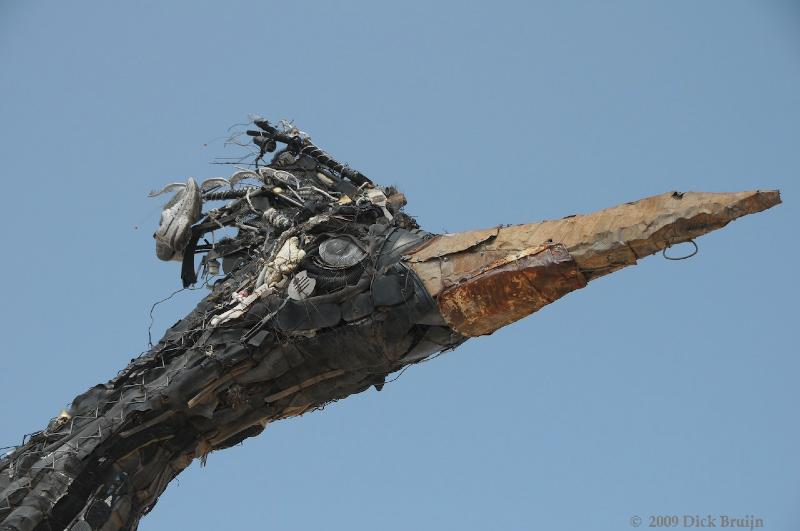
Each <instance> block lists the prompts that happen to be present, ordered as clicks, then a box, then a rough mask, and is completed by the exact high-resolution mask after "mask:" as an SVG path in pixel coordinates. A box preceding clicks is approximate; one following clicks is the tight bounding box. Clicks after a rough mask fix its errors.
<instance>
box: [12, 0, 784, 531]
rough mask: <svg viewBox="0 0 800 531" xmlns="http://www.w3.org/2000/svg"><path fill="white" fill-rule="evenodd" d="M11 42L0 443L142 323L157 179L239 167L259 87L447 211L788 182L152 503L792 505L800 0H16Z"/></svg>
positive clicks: (612, 508)
mask: <svg viewBox="0 0 800 531" xmlns="http://www.w3.org/2000/svg"><path fill="white" fill-rule="evenodd" d="M0 67H1V68H2V69H1V70H0V72H1V73H0V165H1V167H2V176H3V177H2V179H3V182H4V183H5V190H6V192H5V198H6V199H5V201H4V203H5V205H4V216H3V218H4V223H2V229H0V230H2V241H3V242H4V248H3V255H2V256H3V261H2V264H3V269H4V272H5V279H6V280H5V282H4V289H3V292H4V297H3V298H4V304H3V305H2V308H0V316H1V317H2V318H1V319H0V337H2V347H1V348H0V359H1V360H2V370H0V389H2V394H0V397H2V401H0V418H2V419H3V422H2V425H0V446H3V445H5V444H13V443H15V442H18V441H19V439H20V438H21V436H22V434H24V433H27V432H31V431H34V430H37V429H41V428H42V427H43V426H44V425H45V423H46V422H47V420H48V419H49V418H50V417H52V416H54V415H56V414H57V413H58V412H59V410H60V409H61V408H62V407H63V406H64V405H65V404H66V403H68V402H69V400H70V399H71V398H72V397H73V396H75V395H76V394H78V393H80V392H81V391H83V390H84V389H86V388H87V387H89V386H91V385H94V384H95V383H98V382H101V381H105V380H107V379H108V378H110V377H111V376H113V375H114V374H115V373H116V371H117V370H119V369H120V368H122V367H123V366H124V365H125V364H126V363H127V362H128V360H130V358H132V357H134V356H135V355H137V354H138V353H139V352H141V351H142V350H143V349H144V348H145V346H146V343H147V326H148V322H149V320H148V310H149V308H150V305H151V304H152V303H153V302H154V301H156V300H158V299H161V298H163V297H164V296H166V295H168V294H169V293H170V292H171V291H173V290H174V289H176V288H177V287H179V282H180V280H179V271H178V267H179V266H178V265H177V264H174V263H161V262H159V261H157V260H156V258H155V255H154V245H153V240H152V237H151V235H152V232H153V229H154V227H155V226H156V224H157V222H158V213H159V210H160V206H161V202H162V201H160V200H159V199H155V200H153V199H147V198H146V193H147V192H148V191H149V190H151V189H153V188H157V187H159V186H160V185H162V184H164V183H166V182H171V181H175V180H181V179H185V178H186V177H187V176H194V177H197V178H200V179H203V178H207V177H212V176H219V175H223V173H222V171H223V170H224V168H222V167H219V166H213V165H210V164H209V162H210V161H211V160H213V159H214V158H215V157H217V156H227V155H231V154H234V153H235V152H233V151H232V150H230V149H226V148H225V147H224V146H223V142H222V139H223V138H224V137H225V135H226V132H227V128H228V127H229V126H231V125H233V124H236V123H241V122H243V121H245V120H246V119H247V115H248V114H249V113H258V114H262V115H264V116H266V117H268V118H270V119H279V118H289V119H293V120H294V121H295V123H296V124H298V125H299V126H300V127H301V129H303V130H305V131H308V132H309V133H311V135H312V137H313V139H314V140H315V142H317V143H318V144H319V145H321V146H323V147H324V148H326V149H327V150H328V151H330V152H331V153H333V154H334V155H335V156H336V157H338V158H340V159H342V160H344V161H346V162H348V163H349V164H351V165H352V166H353V167H356V168H358V169H359V170H361V171H363V172H364V173H365V174H367V175H369V176H370V177H371V178H372V179H373V180H375V181H377V182H380V183H383V184H396V185H398V186H399V187H400V188H401V189H402V190H403V191H404V192H405V193H406V195H407V196H408V198H409V206H408V211H409V212H410V213H411V214H413V215H415V216H416V217H417V219H418V221H419V222H420V223H421V224H422V225H423V226H424V227H425V228H427V229H428V230H430V231H434V232H442V231H445V230H447V231H457V230H466V229H470V228H480V227H488V226H493V225H496V224H498V223H521V222H532V221H537V220H540V219H546V218H551V217H561V216H563V215H567V214H572V213H579V212H589V211H593V210H597V209H600V208H604V207H606V206H611V205H614V204H617V203H620V202H624V201H629V200H633V199H637V198H640V197H643V196H647V195H652V194H656V193H661V192H665V191H669V190H702V191H734V190H746V189H759V188H760V189H772V188H780V189H781V190H782V192H783V198H784V201H785V203H784V204H783V205H781V206H779V207H777V208H775V209H773V210H771V211H769V212H767V213H763V214H760V215H757V216H753V217H750V218H746V219H743V220H740V221H736V222H734V223H733V224H731V225H730V226H728V227H727V228H725V229H724V230H722V231H720V232H717V233H713V234H711V235H709V236H706V237H703V238H702V239H700V240H699V241H698V243H699V245H700V253H699V254H698V255H697V256H696V257H694V258H693V259H691V260H687V261H683V262H668V261H666V260H663V259H661V258H660V257H652V258H649V259H646V260H644V261H642V263H640V265H639V266H637V267H635V268H630V269H627V270H625V271H622V272H620V273H617V274H615V275H612V276H610V277H607V278H604V279H602V280H599V281H597V282H595V283H592V285H591V286H589V288H587V289H585V290H582V291H579V292H576V293H574V294H571V295H569V296H568V297H567V298H565V299H563V300H560V301H558V303H557V304H554V305H552V306H549V307H547V308H545V309H544V310H542V311H541V312H539V313H537V314H535V315H534V316H532V317H529V318H527V319H525V320H524V321H522V322H519V323H516V324H514V325H512V326H510V327H508V328H507V329H504V330H502V331H500V332H498V333H496V334H494V335H493V336H491V337H485V338H480V339H477V340H474V341H470V342H468V343H467V344H465V345H464V346H463V347H462V348H460V349H459V350H457V351H455V352H452V353H448V354H446V355H444V356H442V357H440V358H438V359H436V360H435V361H433V362H431V363H426V364H423V365H421V366H418V367H413V368H412V369H410V370H408V371H406V373H405V374H403V376H402V377H401V378H400V379H399V380H397V381H396V382H394V383H392V384H390V385H387V386H386V387H385V388H384V390H383V391H382V392H380V393H377V392H375V391H374V390H371V391H369V392H366V393H363V394H361V395H358V396H354V397H350V398H349V399H347V400H345V401H342V402H339V403H336V404H334V405H331V406H329V407H328V408H326V409H325V411H323V412H321V413H314V414H310V415H307V416H304V417H302V418H299V419H294V420H288V421H283V422H280V423H276V424H274V425H271V426H269V427H268V429H267V430H266V432H265V433H264V434H263V435H262V436H260V437H259V438H257V439H251V440H248V441H246V442H245V443H244V444H243V445H241V446H239V447H236V448H233V449H230V450H226V451H223V452H218V453H214V454H211V455H210V456H209V459H208V465H207V466H206V467H205V468H201V467H200V466H199V464H198V463H195V464H193V465H192V466H191V467H190V469H188V470H187V471H186V472H185V473H184V474H182V475H181V476H180V477H179V479H178V480H177V481H175V482H174V483H173V485H171V486H170V488H169V489H168V490H167V493H166V494H165V495H164V496H163V497H162V499H161V501H160V502H159V504H158V505H157V507H156V509H155V510H154V511H153V513H152V514H151V515H149V516H148V517H147V518H145V519H144V520H143V522H142V525H141V529H142V530H145V531H147V530H156V529H173V528H186V529H189V528H191V529H194V530H198V531H199V530H206V529H207V530H218V529H228V528H245V526H247V527H249V528H256V529H276V530H278V529H280V530H307V529H318V528H326V529H347V530H354V529H375V528H379V529H385V530H405V529H409V528H416V529H432V530H434V529H435V530H441V529H459V530H460V531H467V530H476V531H477V530H486V529H501V530H509V531H510V530H527V529H550V530H575V529H592V530H609V531H611V530H621V529H629V528H630V523H629V522H630V518H631V517H632V516H635V515H638V516H640V517H642V518H643V519H645V523H647V518H648V516H649V515H673V514H674V515H681V516H682V515H684V514H689V515H693V514H700V515H704V514H712V515H721V514H726V515H731V516H745V515H754V516H757V517H760V518H762V519H763V520H764V521H765V523H766V526H767V527H766V528H767V529H770V530H788V529H797V526H798V524H800V509H798V505H797V500H798V497H799V496H800V451H798V448H800V423H798V422H797V413H796V411H797V404H798V403H799V402H800V386H798V376H799V375H800V359H799V358H798V355H800V352H798V347H797V345H798V320H797V310H796V305H797V299H798V288H797V280H796V279H797V274H796V267H797V264H798V263H800V257H798V249H797V243H798V239H797V236H796V229H795V228H792V227H796V226H797V217H798V210H797V206H796V199H795V198H796V197H797V190H798V186H797V179H798V176H799V175H800V147H799V146H798V139H800V4H798V3H797V2H791V1H784V2H780V1H762V2H749V1H734V0H729V1H705V2H695V1H692V2H690V1H672V2H634V1H624V2H619V1H615V2H457V3H456V2H438V3H435V4H434V3H430V2H402V3H399V2H397V3H386V2H384V3H378V2H325V3H322V2H318V3H312V2H295V3H291V2H240V1H230V2H225V3H224V4H223V3H210V2H170V3H167V2H136V3H132V2H130V3H111V2H81V3H66V2H11V1H0ZM793 219H794V220H795V221H792V220H793ZM199 297H200V294H199V293H197V292H188V293H183V294H181V295H180V296H178V297H176V298H175V299H173V300H172V301H170V302H169V303H167V304H163V305H161V306H160V307H159V308H158V309H157V312H156V316H155V326H154V330H155V332H156V335H158V334H160V333H161V332H162V331H163V330H164V329H165V328H166V327H167V326H169V325H170V324H171V323H173V322H174V321H175V320H176V319H177V318H179V317H180V316H182V315H183V314H184V313H185V312H187V311H188V310H189V309H190V308H191V307H192V306H193V305H194V304H195V303H196V301H197V300H198V299H199Z"/></svg>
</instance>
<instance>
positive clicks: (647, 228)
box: [405, 190, 781, 337]
mask: <svg viewBox="0 0 800 531" xmlns="http://www.w3.org/2000/svg"><path fill="white" fill-rule="evenodd" d="M780 202H781V199H780V193H779V192H778V191H777V190H769V191H750V192H735V193H703V192H686V193H678V192H673V193H666V194H661V195H657V196H653V197H648V198H646V199H641V200H639V201H634V202H632V203H625V204H623V205H618V206H615V207H612V208H608V209H605V210H600V211H598V212H594V213H592V214H587V215H578V216H568V217H565V218H563V219H559V220H552V221H543V222H540V223H530V224H524V225H512V226H509V227H496V228H492V229H486V230H478V231H470V232H460V233H456V234H442V235H439V236H436V237H434V238H432V239H431V240H429V241H428V242H426V244H424V245H423V246H421V247H420V248H417V249H416V250H415V251H414V252H413V253H412V254H410V255H409V256H407V257H406V258H405V260H406V263H407V264H408V265H409V267H411V268H412V269H413V270H414V271H415V272H416V273H417V275H418V276H419V277H420V279H421V280H422V282H423V284H424V286H425V288H426V289H427V290H428V292H429V293H430V294H431V295H432V296H433V297H434V298H435V299H436V300H437V303H438V306H439V310H440V312H441V314H442V317H444V319H445V321H446V322H447V323H448V325H449V326H450V327H451V328H453V329H454V330H455V331H457V332H459V333H461V334H462V335H464V336H468V337H474V336H480V335H485V334H491V333H492V332H494V331H495V330H498V329H499V328H501V327H503V326H506V325H508V324H511V323H513V322H514V321H518V320H519V319H522V318H523V317H525V316H527V315H529V314H531V313H533V312H535V311H537V310H539V309H540V308H542V307H543V306H545V305H547V304H550V303H551V302H553V301H555V300H556V299H559V298H560V297H563V296H564V295H566V294H567V293H569V292H570V291H573V290H576V289H579V288H582V287H584V286H586V284H587V282H589V281H591V280H594V279H595V278H598V277H600V276H603V275H606V274H609V273H612V272H614V271H617V270H619V269H621V268H623V267H626V266H629V265H634V264H636V261H637V260H638V259H640V258H644V257H645V256H649V255H651V254H654V253H657V252H659V251H661V250H663V249H665V248H667V247H669V246H671V245H674V244H677V243H682V242H687V241H690V240H693V239H694V238H697V237H698V236H702V235H703V234H706V233H708V232H711V231H713V230H716V229H720V228H722V227H724V226H725V225H727V224H728V223H729V222H731V221H733V220H734V219H736V218H739V217H742V216H746V215H748V214H753V213H756V212H760V211H762V210H766V209H768V208H770V207H773V206H775V205H777V204H779V203H780Z"/></svg>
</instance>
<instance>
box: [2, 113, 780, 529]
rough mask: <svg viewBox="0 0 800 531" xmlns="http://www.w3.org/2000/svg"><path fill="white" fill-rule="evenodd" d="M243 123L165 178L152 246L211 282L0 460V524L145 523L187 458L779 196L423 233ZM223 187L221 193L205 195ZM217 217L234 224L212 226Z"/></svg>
mask: <svg viewBox="0 0 800 531" xmlns="http://www.w3.org/2000/svg"><path fill="white" fill-rule="evenodd" d="M254 123H255V125H256V126H257V127H258V129H257V130H253V131H248V132H247V134H248V135H250V136H251V137H252V140H253V142H254V144H255V145H256V146H257V147H258V154H257V158H256V161H255V164H252V165H251V167H250V168H247V169H241V170H239V171H237V172H236V173H235V174H233V175H232V176H231V177H230V178H228V179H211V180H208V181H206V182H204V183H200V184H198V183H196V182H195V181H194V180H192V179H189V180H188V181H187V182H186V183H185V184H184V183H180V184H172V185H169V186H167V187H166V188H165V189H164V190H162V191H161V192H174V193H175V195H174V197H173V198H172V200H170V202H169V203H168V204H167V205H166V206H165V208H164V211H163V213H162V216H161V224H160V226H159V228H158V230H157V232H156V233H155V238H156V254H157V256H158V257H159V258H161V259H163V260H179V261H181V263H182V273H181V276H182V279H183V284H184V286H190V285H192V284H195V283H196V282H197V281H198V278H197V274H198V272H199V271H202V272H203V274H202V278H203V281H204V283H208V284H209V287H210V288H211V293H210V294H209V295H208V296H207V297H205V299H203V300H202V301H201V302H200V303H199V304H198V306H197V307H196V308H195V309H194V311H192V312H191V313H190V314H189V315H188V316H187V317H185V318H184V319H182V320H180V321H179V322H177V323H176V324H175V325H174V326H172V327H171V328H170V329H169V330H168V331H167V332H166V334H165V335H164V337H163V338H162V339H161V341H159V342H158V344H157V345H155V346H154V347H153V348H152V349H151V350H150V351H149V352H146V353H145V354H143V355H141V356H139V357H138V358H136V359H134V360H133V361H132V362H131V363H130V364H129V365H128V366H127V367H126V368H125V369H123V370H122V371H120V372H119V374H118V375H117V376H116V377H114V378H113V379H112V380H110V381H108V382H107V383H104V384H99V385H97V386H95V387H93V388H91V389H89V390H88V391H86V392H85V393H83V394H81V395H79V396H77V397H76V398H75V399H74V400H73V401H72V404H71V407H70V408H69V410H67V411H64V412H62V413H61V414H60V415H59V416H57V417H55V418H54V419H52V420H51V421H50V423H49V424H48V425H47V427H46V428H45V429H43V430H42V431H40V432H37V433H34V434H32V435H30V436H29V437H27V438H26V440H24V441H23V444H21V445H20V446H18V447H16V448H14V449H13V450H12V451H10V452H9V453H8V454H7V455H5V456H4V457H3V458H2V459H1V460H0V530H4V531H5V530H8V531H11V530H17V531H33V530H37V531H39V530H50V529H58V530H61V529H72V530H76V531H77V530H81V531H89V530H103V531H111V530H129V529H136V527H137V526H138V523H139V520H140V518H141V517H142V516H143V515H145V514H147V513H148V512H149V511H150V510H151V509H152V508H153V506H154V505H155V503H156V501H157V500H158V497H159V496H160V495H161V493H162V492H163V491H164V489H165V488H166V487H167V485H168V484H169V482H170V481H171V480H172V479H173V478H174V477H175V476H176V475H178V474H179V473H180V472H181V471H182V470H183V469H185V468H186V467H187V466H188V465H189V464H190V463H191V462H192V460H194V459H200V460H203V461H204V460H205V459H206V456H207V455H208V453H209V452H212V451H214V450H219V449H222V448H227V447H229V446H232V445H234V444H237V443H239V442H241V441H242V440H244V439H246V438H248V437H252V436H254V435H257V434H259V433H260V432H261V431H262V430H263V429H264V427H265V426H266V425H267V424H268V423H270V422H275V421H277V420H280V419H282V418H286V417H291V416H297V415H301V414H303V413H306V412H309V411H313V410H315V409H319V408H321V407H322V406H324V405H325V404H327V403H329V402H331V401H334V400H338V399H341V398H345V397H347V396H349V395H352V394H354V393H359V392H362V391H364V390H366V389H368V388H370V387H372V386H374V387H375V388H377V389H378V390H380V389H381V387H382V386H383V384H384V382H385V379H386V377H387V375H390V374H391V373H393V372H395V371H397V370H399V369H402V368H403V367H405V366H407V365H409V364H413V363H418V362H420V361H422V360H425V359H428V358H429V357H431V356H433V355H435V354H437V353H439V352H442V351H446V350H449V349H453V348H455V347H457V346H458V345H460V344H461V343H463V342H464V341H465V340H466V339H468V338H470V337H474V336H479V335H484V334H490V333H492V332H494V331H495V330H498V329H499V328H501V327H503V326H505V325H507V324H509V323H512V322H514V321H517V320H519V319H521V318H522V317H524V316H526V315H528V314H530V313H532V312H535V311H537V310H538V309H540V308H542V307H543V306H545V305H547V304H549V303H551V302H553V301H555V300H556V299H558V298H560V297H562V296H564V295H565V294H567V293H569V292H570V291H573V290H575V289H579V288H582V287H584V286H586V284H587V283H588V282H590V281H592V280H594V279H596V278H598V277H600V276H603V275H606V274H608V273H611V272H613V271H616V270H618V269H620V268H623V267H625V266H629V265H633V264H635V263H636V262H637V260H639V259H641V258H643V257H645V256H648V255H651V254H654V253H656V252H659V251H663V250H665V249H666V248H668V247H669V246H671V245H673V244H676V243H680V242H687V241H692V240H693V238H696V237H698V236H700V235H702V234H705V233H707V232H710V231H712V230H715V229H719V228H721V227H723V226H725V225H726V224H727V223H728V222H730V221H731V220H733V219H736V218H738V217H741V216H744V215H747V214H751V213H754V212H759V211H761V210H765V209H767V208H770V207H772V206H774V205H776V204H778V203H780V196H779V193H778V192H777V191H753V192H740V193H716V194H712V193H693V192H686V193H677V192H673V193H667V194H664V195H659V196H654V197H650V198H647V199H642V200H640V201H635V202H632V203H626V204H623V205H620V206H616V207H613V208H610V209H607V210H603V211H600V212H596V213H593V214H589V215H582V216H571V217H567V218H564V219H560V220H555V221H544V222H541V223H534V224H528V225H515V226H504V227H495V228H491V229H487V230H479V231H473V232H465V233H458V234H441V235H433V234H429V233H427V232H425V231H423V230H420V229H419V227H418V226H417V224H416V223H415V222H414V220H413V219H412V218H410V217H409V216H407V215H406V214H405V213H404V212H403V208H402V207H403V206H404V204H405V198H404V196H403V195H402V194H401V193H399V192H398V191H397V190H394V189H392V188H382V187H379V186H376V185H375V184H373V183H372V181H371V180H369V179H368V178H367V177H366V176H364V175H363V174H361V173H360V172H358V171H355V170H352V169H351V168H348V167H347V166H345V165H343V164H340V163H339V162H337V161H335V160H334V159H332V158H331V157H330V156H329V155H327V154H326V153H325V152H323V151H322V150H320V149H319V148H317V147H316V146H315V145H314V144H313V143H312V142H311V141H310V139H309V138H308V137H307V136H306V135H305V134H303V133H301V132H300V131H298V130H297V129H295V128H293V127H292V126H291V125H289V124H285V123H284V124H283V125H282V126H278V127H276V126H273V125H272V124H270V123H268V122H266V121H265V120H260V119H259V120H255V122H254ZM279 145H281V146H285V147H283V148H282V149H280V150H277V148H278V146H279ZM272 152H276V153H275V155H274V156H273V157H272V160H271V162H270V163H269V164H263V163H261V160H262V158H263V156H264V155H265V154H266V153H272ZM154 195H157V193H156V194H154ZM218 201H226V203H218V204H219V206H217V207H216V208H208V207H209V205H211V204H213V203H214V202H218ZM203 207H206V208H207V210H206V211H205V213H202V212H201V210H202V208H203ZM222 229H232V230H233V231H235V233H234V234H232V235H230V236H229V237H225V238H221V239H219V240H215V239H214V238H213V236H214V235H215V234H216V231H221V232H222ZM209 238H211V240H210V241H209ZM196 255H200V256H201V259H200V261H199V262H200V268H196V267H195V263H196ZM220 269H221V270H222V272H221V273H220ZM218 274H219V275H220V276H219V278H218V279H217V280H216V281H214V279H215V278H216V275H218ZM212 282H213V283H212Z"/></svg>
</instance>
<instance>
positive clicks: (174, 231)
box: [150, 177, 203, 261]
mask: <svg viewBox="0 0 800 531" xmlns="http://www.w3.org/2000/svg"><path fill="white" fill-rule="evenodd" d="M174 190H178V193H176V194H175V195H174V196H173V197H172V199H170V200H169V203H167V204H166V205H164V210H163V211H162V212H161V221H160V222H159V225H158V230H156V232H155V234H153V238H155V239H156V256H158V257H159V258H160V259H161V260H178V261H180V260H182V259H183V250H184V249H185V248H186V244H188V243H189V235H190V234H191V227H192V225H194V224H195V223H197V221H198V220H199V219H200V210H201V208H202V206H203V199H202V197H201V196H200V188H199V187H198V186H197V183H196V182H194V179H192V178H191V177H189V179H188V180H187V181H186V184H183V183H173V184H170V185H167V186H166V187H165V188H164V189H163V190H161V191H160V192H156V193H151V194H150V197H155V196H157V195H160V194H163V193H166V192H172V191H174Z"/></svg>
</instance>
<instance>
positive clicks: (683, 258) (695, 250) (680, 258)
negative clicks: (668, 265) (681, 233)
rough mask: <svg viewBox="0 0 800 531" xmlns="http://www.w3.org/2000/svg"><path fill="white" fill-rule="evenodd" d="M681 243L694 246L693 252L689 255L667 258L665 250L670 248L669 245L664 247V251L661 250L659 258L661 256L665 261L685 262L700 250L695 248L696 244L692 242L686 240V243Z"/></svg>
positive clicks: (670, 245)
mask: <svg viewBox="0 0 800 531" xmlns="http://www.w3.org/2000/svg"><path fill="white" fill-rule="evenodd" d="M682 243H691V244H692V245H694V251H692V252H691V253H689V254H687V255H686V256H667V249H669V248H670V247H672V244H671V243H670V244H668V245H667V246H666V247H664V249H662V251H661V256H663V257H664V258H666V259H667V260H686V259H687V258H691V257H693V256H694V255H696V254H697V252H698V251H699V250H700V248H699V247H697V244H696V243H695V241H694V240H688V241H686V242H682Z"/></svg>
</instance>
